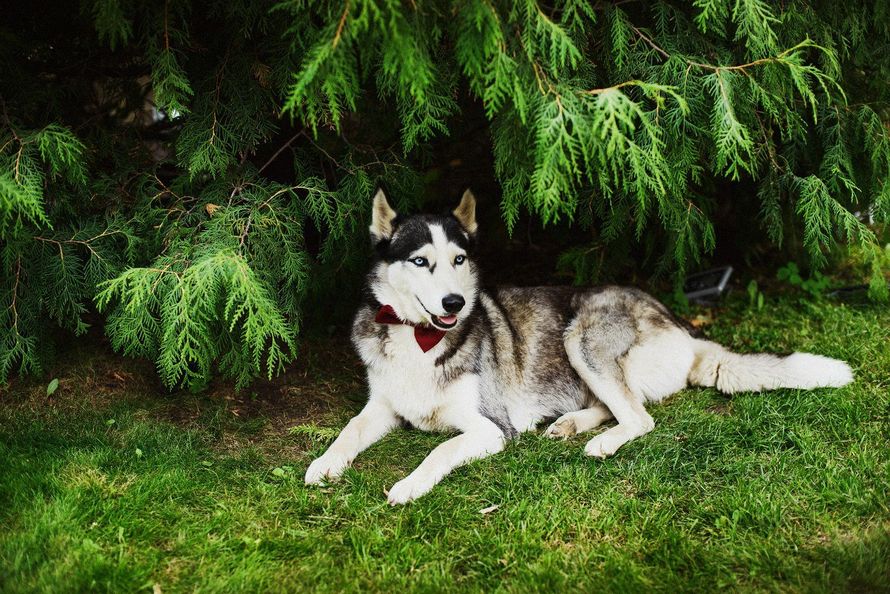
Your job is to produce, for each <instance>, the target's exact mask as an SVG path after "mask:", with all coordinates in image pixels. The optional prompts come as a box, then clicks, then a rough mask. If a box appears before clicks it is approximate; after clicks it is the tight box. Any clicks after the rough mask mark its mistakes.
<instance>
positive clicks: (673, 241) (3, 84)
mask: <svg viewBox="0 0 890 594" xmlns="http://www.w3.org/2000/svg"><path fill="white" fill-rule="evenodd" d="M38 11H39V12H40V18H39V19H35V18H34V14H35V12H38ZM4 17H5V18H4V22H3V24H2V25H0V39H2V40H3V43H2V44H0V66H2V67H3V71H4V77H3V79H2V80H0V98H2V102H0V108H2V114H0V115H2V119H0V241H2V244H0V260H2V266H3V267H4V275H3V277H2V279H0V328H2V329H3V332H2V334H0V381H6V379H7V378H8V377H9V376H10V374H12V373H30V372H38V371H40V369H41V365H43V364H44V362H45V361H46V360H47V357H48V356H50V354H51V351H52V345H53V336H54V335H55V334H56V332H55V329H56V328H58V327H61V328H62V329H64V330H66V331H71V332H74V333H83V332H85V331H86V330H87V328H88V326H89V325H90V324H91V323H96V322H99V323H101V324H104V329H105V332H106V333H107V335H108V336H109V338H110V339H111V342H112V344H113V345H114V346H115V348H117V349H119V350H121V351H123V352H126V353H128V354H131V355H134V356H141V357H149V358H151V359H152V360H154V361H155V363H156V364H157V366H158V369H159V372H160V374H161V377H162V379H163V380H164V382H165V383H166V385H167V386H169V387H170V388H174V387H178V386H185V387H191V388H200V387H202V386H204V385H206V383H207V382H208V381H209V379H210V378H211V377H212V375H213V374H214V373H215V372H217V371H219V372H221V373H222V374H224V375H226V376H229V377H232V378H235V380H236V382H237V383H238V384H239V385H244V384H246V383H247V382H248V381H250V379H251V378H253V377H256V376H258V375H260V374H264V375H269V374H273V373H275V372H276V371H277V370H279V369H281V367H282V366H283V365H284V364H286V363H287V362H288V361H289V360H291V359H292V358H293V356H294V355H295V352H296V341H297V337H298V333H299V329H300V328H301V327H303V322H304V318H305V317H307V316H310V315H311V314H312V312H313V311H314V310H313V309H312V308H311V307H309V305H308V304H315V303H321V304H328V303H331V299H330V296H331V295H332V294H337V295H354V294H355V291H354V290H353V289H346V288H345V287H348V286H349V285H347V284H346V283H345V280H346V279H353V281H354V279H356V278H358V275H357V271H358V270H360V269H361V267H362V265H363V263H364V260H365V257H366V233H365V229H366V225H367V220H366V219H367V211H368V208H367V206H368V200H369V198H370V196H371V195H372V194H373V191H374V189H375V187H376V186H377V185H381V184H382V185H385V186H386V187H387V189H388V190H389V193H390V194H391V195H393V196H394V198H395V199H396V201H397V203H398V205H399V207H401V208H409V207H413V206H417V205H418V204H420V202H421V200H422V198H421V197H422V196H423V194H424V193H423V190H424V189H427V188H425V187H424V186H431V185H433V183H434V181H433V180H435V179H436V176H435V174H434V173H433V172H432V171H431V170H433V169H435V163H433V162H432V159H433V157H434V155H435V153H436V148H437V147H438V146H440V143H442V142H443V140H442V139H443V138H445V137H446V136H448V135H449V134H452V133H455V132H458V133H457V134H455V137H456V139H457V140H455V141H454V142H460V141H461V140H460V139H462V138H463V132H464V131H465V128H467V127H471V126H477V127H478V126H479V123H474V122H471V120H473V118H476V119H477V120H480V122H481V125H487V126H488V131H489V132H490V136H491V155H490V157H491V160H492V162H493V169H494V174H495V177H496V180H497V182H499V183H500V187H501V190H502V192H501V195H500V207H501V213H502V216H503V220H504V223H505V224H506V227H507V229H508V230H509V231H511V232H512V231H513V230H514V229H515V228H516V225H517V223H518V222H519V221H520V220H521V218H522V217H523V216H526V215H532V216H533V217H534V218H535V219H537V220H538V221H540V222H541V223H542V224H544V225H550V224H555V223H560V224H563V225H565V224H574V225H577V226H578V227H580V228H582V229H583V230H584V232H585V233H586V235H587V237H588V239H587V240H585V241H584V242H582V243H581V244H576V245H572V246H569V248H568V250H567V251H566V252H565V253H564V254H563V257H562V258H560V266H561V267H562V268H564V269H566V270H567V271H569V272H570V274H572V276H573V277H574V278H575V280H576V282H578V283H588V282H592V281H594V280H596V279H597V278H598V277H601V276H608V275H609V273H610V267H612V268H611V269H612V270H613V269H614V268H615V267H620V266H625V265H627V264H628V263H629V262H632V261H633V260H634V256H635V254H636V253H642V255H643V256H644V260H645V262H644V265H643V266H642V267H643V268H644V269H646V270H647V271H648V272H654V273H666V274H672V275H673V277H674V279H681V278H682V277H683V275H684V272H685V271H686V270H688V269H689V268H690V267H691V266H694V265H696V264H698V263H699V262H702V261H703V260H705V259H707V258H708V257H709V255H710V254H711V252H712V251H713V250H714V249H715V246H716V245H717V241H718V237H717V234H718V229H719V224H718V223H719V221H718V218H719V216H720V213H721V212H723V211H725V210H726V207H732V208H734V209H735V211H736V212H742V213H744V214H745V217H746V218H745V220H742V221H739V224H740V225H745V226H747V227H754V226H756V225H758V224H759V225H760V226H761V227H762V229H763V230H764V232H765V235H766V240H767V241H769V242H771V243H772V244H774V245H775V246H778V247H781V248H783V249H785V250H786V251H787V252H789V257H793V258H795V259H797V260H798V261H806V262H807V263H808V266H813V267H819V266H822V265H824V264H825V263H826V262H827V260H828V259H829V256H830V255H831V252H832V251H833V250H835V248H836V246H837V245H838V243H839V242H847V243H850V244H851V245H855V246H856V249H857V250H858V251H859V253H860V254H861V255H862V258H863V260H864V267H865V268H866V269H867V270H868V273H869V274H870V281H869V283H870V287H871V295H872V297H873V298H875V299H880V298H884V299H886V298H887V296H888V295H887V293H888V291H887V284H886V282H885V277H884V275H885V273H886V268H887V266H886V260H885V258H884V251H883V249H882V248H881V246H880V244H879V242H878V240H877V237H878V236H879V235H880V228H881V227H882V226H884V225H886V223H887V221H888V220H890V184H888V182H887V180H888V179H890V133H888V121H890V109H888V107H887V106H888V101H890V86H888V85H887V84H886V83H887V80H890V54H888V53H887V52H886V51H884V49H885V48H886V46H887V44H888V42H890V4H888V2H886V0H881V1H880V2H865V1H864V0H855V1H853V2H852V3H850V2H847V3H844V4H843V5H840V4H837V3H832V2H827V0H820V1H817V2H809V1H808V2H803V1H802V0H792V1H789V2H784V3H781V4H776V3H772V2H767V1H766V0H696V1H695V2H692V3H689V2H680V1H675V0H670V1H666V0H659V1H654V2H608V1H598V2H584V1H581V0H556V1H555V2H553V3H550V4H545V3H541V2H538V1H536V0H520V1H518V2H505V1H500V0H461V1H459V2H444V1H442V0H434V1H417V2H410V3H404V2H401V1H398V0H346V1H343V2H330V1H322V0H281V1H279V2H276V3H272V2H270V1H261V2H246V1H235V2H227V3H222V4H217V5H213V6H212V8H208V7H207V6H204V5H197V4H194V3H192V2H190V0H183V1H177V2H165V3H163V4H152V3H132V2H121V1H119V0H88V1H87V2H85V3H83V5H82V9H81V11H80V12H79V13H71V11H60V10H52V9H48V8H47V9H43V8H41V7H28V6H24V5H23V6H21V7H18V8H15V9H14V10H10V11H8V13H5V14H4ZM62 32H64V34H63V33H62ZM479 106H481V109H478V108H477V107H479ZM476 114H478V115H476ZM727 188H733V189H734V191H733V192H732V195H733V197H734V198H733V202H737V203H734V204H730V203H729V202H730V201H729V199H728V198H726V195H727V191H726V190H727ZM637 246H639V247H638V249H637ZM798 248H801V249H798ZM354 284H355V283H354V282H353V285H354ZM325 309H326V310H327V309H330V308H325Z"/></svg>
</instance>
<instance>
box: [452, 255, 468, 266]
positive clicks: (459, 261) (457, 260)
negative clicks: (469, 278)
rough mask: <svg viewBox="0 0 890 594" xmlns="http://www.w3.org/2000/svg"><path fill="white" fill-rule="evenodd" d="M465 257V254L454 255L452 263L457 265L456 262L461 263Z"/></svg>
mask: <svg viewBox="0 0 890 594" xmlns="http://www.w3.org/2000/svg"><path fill="white" fill-rule="evenodd" d="M466 259H467V257H466V256H456V257H455V258H454V263H455V265H457V264H463V263H464V262H465V261H466Z"/></svg>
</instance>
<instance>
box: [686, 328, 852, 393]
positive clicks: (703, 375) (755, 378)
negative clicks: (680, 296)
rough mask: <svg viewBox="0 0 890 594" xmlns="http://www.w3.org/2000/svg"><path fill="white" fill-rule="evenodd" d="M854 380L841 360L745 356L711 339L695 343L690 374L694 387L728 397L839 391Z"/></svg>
mask: <svg viewBox="0 0 890 594" xmlns="http://www.w3.org/2000/svg"><path fill="white" fill-rule="evenodd" d="M852 381H853V371H852V370H851V369H850V366H849V365H847V364H846V363H845V362H843V361H839V360H837V359H831V358H829V357H823V356H822V355H811V354H810V353H793V354H791V355H787V356H779V355H769V354H756V355H742V354H739V353H733V352H732V351H730V350H728V349H726V348H724V347H722V346H721V345H719V344H717V343H715V342H710V341H708V340H696V341H695V362H694V363H693V365H692V369H691V371H690V372H689V382H690V383H691V384H693V385H696V386H714V387H716V388H717V389H718V390H720V391H721V392H724V393H726V394H733V393H735V392H743V391H749V390H750V391H760V390H774V389H776V388H804V389H809V388H821V387H832V388H839V387H841V386H846V385H847V384H849V383H850V382H852Z"/></svg>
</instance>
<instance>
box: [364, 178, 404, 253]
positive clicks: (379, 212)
mask: <svg viewBox="0 0 890 594" xmlns="http://www.w3.org/2000/svg"><path fill="white" fill-rule="evenodd" d="M397 216H398V213H397V212H396V211H394V210H393V208H392V206H390V205H389V202H387V201H386V194H384V193H383V189H382V188H381V189H378V190H377V193H376V194H374V206H373V207H372V210H371V228H370V229H371V239H373V240H374V242H375V243H377V242H381V241H385V240H388V239H390V238H391V237H392V232H393V221H394V220H395V218H396V217H397Z"/></svg>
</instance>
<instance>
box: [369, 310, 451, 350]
mask: <svg viewBox="0 0 890 594" xmlns="http://www.w3.org/2000/svg"><path fill="white" fill-rule="evenodd" d="M374 321H375V322H377V323H378V324H404V325H405V326H414V340H416V341H417V345H418V346H419V347H420V349H421V350H422V351H423V352H424V353H425V352H427V351H428V350H430V349H431V348H433V347H434V346H436V345H437V344H439V341H440V340H442V339H443V338H444V337H445V330H439V329H438V328H433V327H432V326H418V325H417V324H412V323H411V322H406V321H404V320H402V319H400V318H399V316H397V315H396V311H395V310H394V309H393V308H392V306H391V305H381V306H380V309H379V310H377V315H376V316H375V317H374Z"/></svg>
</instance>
